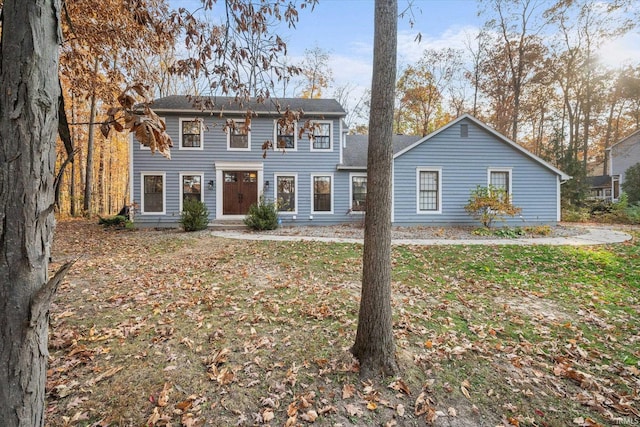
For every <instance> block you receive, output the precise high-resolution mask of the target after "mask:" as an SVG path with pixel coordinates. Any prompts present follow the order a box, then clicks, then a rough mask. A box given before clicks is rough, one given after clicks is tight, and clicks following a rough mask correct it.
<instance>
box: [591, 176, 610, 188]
mask: <svg viewBox="0 0 640 427" xmlns="http://www.w3.org/2000/svg"><path fill="white" fill-rule="evenodd" d="M587 184H589V187H590V188H610V187H611V176H609V175H598V176H588V177H587Z"/></svg>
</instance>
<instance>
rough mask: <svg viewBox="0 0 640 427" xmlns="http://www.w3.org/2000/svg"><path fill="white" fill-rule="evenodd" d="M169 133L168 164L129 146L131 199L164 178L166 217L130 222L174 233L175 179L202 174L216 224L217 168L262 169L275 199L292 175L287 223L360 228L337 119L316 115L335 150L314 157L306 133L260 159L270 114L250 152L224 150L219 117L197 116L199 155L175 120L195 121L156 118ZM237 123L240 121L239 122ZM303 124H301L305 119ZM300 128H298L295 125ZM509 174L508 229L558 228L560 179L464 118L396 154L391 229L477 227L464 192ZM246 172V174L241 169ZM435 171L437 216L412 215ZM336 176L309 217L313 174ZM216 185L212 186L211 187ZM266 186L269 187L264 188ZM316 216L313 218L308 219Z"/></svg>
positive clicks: (259, 124)
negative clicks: (293, 204)
mask: <svg viewBox="0 0 640 427" xmlns="http://www.w3.org/2000/svg"><path fill="white" fill-rule="evenodd" d="M161 115H162V116H163V117H164V118H165V121H166V125H167V132H168V133H169V135H171V137H172V138H173V141H174V145H175V146H174V147H173V148H172V149H171V157H172V159H171V160H167V159H165V158H164V157H162V156H161V155H159V154H157V153H156V154H155V155H151V153H150V151H149V150H148V149H144V148H141V146H140V144H139V143H138V142H136V141H133V142H132V144H133V145H132V150H131V152H132V157H131V161H132V170H131V172H132V174H131V177H130V179H131V183H132V200H133V201H134V202H136V203H138V204H140V201H141V174H142V173H163V174H164V176H165V181H164V184H165V206H164V210H165V214H164V215H157V214H145V215H141V214H138V215H136V217H135V222H136V223H137V224H138V225H140V226H143V227H144V226H146V227H176V226H177V225H178V220H179V218H180V211H179V210H180V195H181V192H180V174H181V173H183V174H185V173H186V174H188V173H198V174H200V173H202V174H203V183H202V200H203V201H204V203H205V204H206V205H207V207H208V209H209V213H210V220H211V221H213V220H216V219H221V216H220V213H221V212H222V205H220V206H217V203H220V204H221V203H222V200H221V198H220V193H221V191H222V190H221V189H222V187H220V186H221V185H222V182H218V181H219V180H220V176H221V175H220V174H219V173H217V170H216V164H218V165H220V164H221V163H222V164H224V163H227V164H228V165H238V164H246V165H254V166H255V165H259V166H260V167H259V168H257V169H259V172H258V193H259V194H262V193H263V191H264V196H265V198H266V199H267V200H273V198H274V191H275V186H276V180H275V176H276V174H277V175H287V174H291V175H296V179H297V192H296V198H297V212H296V213H295V214H288V213H283V214H281V215H280V218H281V219H282V222H283V224H284V225H296V224H298V225H330V224H341V223H361V221H362V215H361V214H360V213H356V214H349V213H348V212H349V209H350V207H351V206H350V205H351V201H350V194H351V191H350V185H351V182H350V175H351V173H353V172H354V171H353V170H352V171H350V170H343V169H337V166H338V165H339V164H340V152H341V149H342V148H341V142H342V137H341V136H342V135H341V134H342V132H343V129H342V128H341V119H342V118H341V117H335V118H333V119H332V118H331V117H317V118H316V119H317V120H322V121H323V122H326V121H328V120H331V123H332V128H331V132H332V142H331V146H332V150H331V151H311V141H310V140H309V137H308V135H307V134H306V133H305V134H304V135H302V137H300V138H298V141H297V149H296V151H286V152H284V153H283V152H282V151H281V150H278V149H275V150H273V149H271V150H269V151H268V152H267V155H266V157H265V158H263V150H262V144H263V143H264V142H265V141H267V140H269V141H273V139H274V126H275V123H274V119H273V116H262V117H260V116H259V117H256V118H254V119H253V121H252V123H251V135H250V145H251V150H250V151H230V150H227V134H226V133H225V132H224V120H225V119H226V117H225V118H220V117H219V116H217V115H214V116H211V115H202V116H200V117H201V118H202V119H203V120H204V126H205V129H204V130H203V138H204V142H203V149H202V150H181V149H180V147H179V146H178V145H179V143H178V142H179V119H180V118H183V119H189V118H193V117H194V116H193V113H189V114H183V115H179V114H167V113H165V114H161ZM237 119H238V120H240V119H242V117H240V116H239V117H237ZM306 119H308V118H305V120H306ZM301 124H302V122H301V123H300V125H301ZM461 124H466V125H467V128H468V129H467V131H468V136H467V137H465V138H461V137H460V125H461ZM492 168H495V169H509V170H510V171H511V184H512V188H511V193H512V196H513V203H514V204H515V205H516V206H519V207H521V208H522V209H523V210H522V217H523V219H524V222H523V220H522V219H520V218H514V219H512V220H510V224H511V225H523V224H533V223H555V222H556V220H557V214H558V212H557V208H558V207H557V200H558V195H557V189H558V180H559V174H558V173H557V171H553V170H551V169H550V168H548V167H547V166H545V165H544V164H542V163H541V162H539V161H537V160H535V159H533V158H531V157H529V156H528V155H526V154H525V153H523V152H521V151H519V150H517V149H516V148H514V147H513V146H511V145H510V144H509V143H507V142H505V141H503V140H501V139H500V138H499V137H497V136H496V135H494V134H492V133H491V132H489V131H488V130H487V129H485V128H483V127H482V126H481V125H478V124H477V123H476V122H474V121H473V120H470V119H468V118H462V120H461V121H459V122H454V123H453V124H452V125H451V126H449V127H446V128H444V129H443V130H442V131H440V132H438V133H435V134H433V135H432V136H430V137H429V138H428V139H427V140H425V141H423V142H422V143H421V144H418V145H416V146H414V147H413V148H412V149H410V150H409V151H406V152H404V153H402V154H400V155H398V156H397V157H396V158H395V160H394V164H393V183H394V187H393V189H394V195H393V216H394V224H396V225H416V224H425V225H451V224H467V225H471V224H474V225H476V224H478V223H477V222H475V221H474V220H473V219H472V218H471V217H470V216H469V215H468V214H467V213H466V212H465V211H464V206H465V205H466V204H467V202H468V199H469V193H470V191H471V190H472V189H474V188H475V187H476V185H487V181H488V170H489V169H492ZM245 170H246V169H245ZM418 170H437V171H439V180H440V183H439V184H440V189H441V194H440V195H439V202H441V203H440V205H439V212H437V213H434V212H429V213H419V212H418V211H417V205H416V204H417V189H416V184H417V171H418ZM325 174H326V175H331V176H332V177H333V195H332V212H333V213H332V214H324V213H313V212H312V210H313V206H312V203H313V197H312V176H314V175H315V176H317V175H325ZM211 181H213V188H211V187H210V185H209V182H211ZM267 182H269V188H266V183H267ZM311 217H313V218H311Z"/></svg>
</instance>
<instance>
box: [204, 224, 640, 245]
mask: <svg viewBox="0 0 640 427" xmlns="http://www.w3.org/2000/svg"><path fill="white" fill-rule="evenodd" d="M211 234H212V235H213V236H216V237H224V238H227V239H241V240H272V241H279V242H286V241H311V242H334V243H362V239H360V238H347V237H315V236H297V235H296V236H290V235H289V236H284V235H276V234H261V233H259V232H252V231H244V232H243V231H237V230H226V231H212V232H211ZM631 238H632V237H631V235H630V234H627V233H624V232H622V231H616V230H611V229H608V228H599V227H585V233H584V234H580V235H577V236H570V237H536V238H517V239H491V238H488V239H398V240H393V242H392V243H393V244H394V245H423V246H429V245H519V246H522V245H553V246H560V245H570V246H582V245H602V244H608V243H622V242H626V241H627V240H631Z"/></svg>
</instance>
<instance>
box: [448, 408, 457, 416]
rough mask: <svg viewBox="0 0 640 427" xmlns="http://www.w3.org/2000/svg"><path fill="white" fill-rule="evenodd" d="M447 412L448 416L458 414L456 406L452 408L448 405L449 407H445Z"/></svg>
mask: <svg viewBox="0 0 640 427" xmlns="http://www.w3.org/2000/svg"><path fill="white" fill-rule="evenodd" d="M447 414H449V416H450V417H457V416H458V413H457V412H456V408H453V407H451V406H449V408H448V409H447Z"/></svg>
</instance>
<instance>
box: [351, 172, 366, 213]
mask: <svg viewBox="0 0 640 427" xmlns="http://www.w3.org/2000/svg"><path fill="white" fill-rule="evenodd" d="M349 182H350V183H351V184H350V185H349V200H351V204H350V206H351V213H365V211H366V210H367V205H366V202H367V174H366V173H352V174H349Z"/></svg>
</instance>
